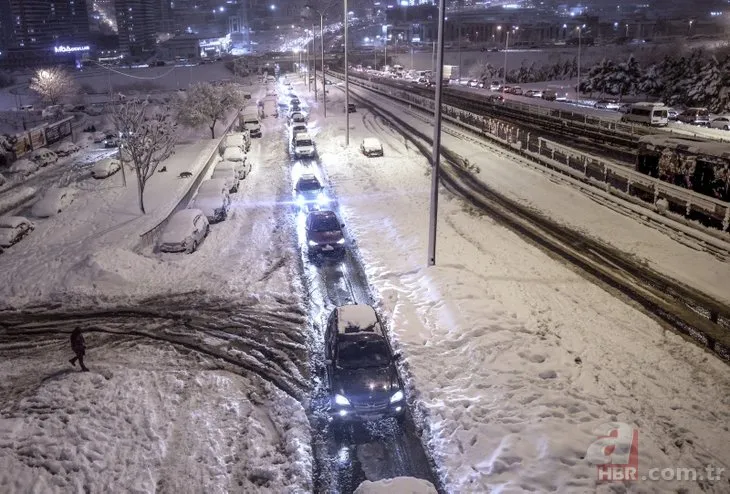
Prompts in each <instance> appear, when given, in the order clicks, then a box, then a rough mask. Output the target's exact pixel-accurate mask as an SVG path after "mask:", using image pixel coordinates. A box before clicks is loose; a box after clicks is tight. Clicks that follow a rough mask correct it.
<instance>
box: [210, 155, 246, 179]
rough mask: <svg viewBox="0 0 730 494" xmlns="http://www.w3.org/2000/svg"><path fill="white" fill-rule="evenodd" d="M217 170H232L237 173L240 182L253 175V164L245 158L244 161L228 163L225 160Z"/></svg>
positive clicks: (217, 166) (218, 165)
mask: <svg viewBox="0 0 730 494" xmlns="http://www.w3.org/2000/svg"><path fill="white" fill-rule="evenodd" d="M215 167H216V168H221V169H223V168H230V169H231V170H233V171H234V172H235V173H236V178H238V180H243V179H244V178H246V177H247V176H248V175H249V174H250V173H251V163H250V162H249V161H248V160H247V159H246V157H245V156H244V159H243V161H228V160H223V161H221V162H220V163H218V164H217V165H215Z"/></svg>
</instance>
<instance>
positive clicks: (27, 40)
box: [0, 0, 91, 67]
mask: <svg viewBox="0 0 730 494" xmlns="http://www.w3.org/2000/svg"><path fill="white" fill-rule="evenodd" d="M0 16H1V20H0V43H2V47H3V48H2V55H0V64H2V65H3V66H11V67H20V66H26V65H37V64H41V63H64V62H67V63H72V62H73V61H74V60H75V59H77V58H78V57H79V56H80V54H82V53H86V52H88V51H89V50H90V48H91V47H90V46H89V16H88V10H87V5H86V0H0Z"/></svg>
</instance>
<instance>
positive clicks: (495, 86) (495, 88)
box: [489, 81, 502, 91]
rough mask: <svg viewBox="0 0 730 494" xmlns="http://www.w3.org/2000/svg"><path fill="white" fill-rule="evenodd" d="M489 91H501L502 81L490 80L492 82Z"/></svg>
mask: <svg viewBox="0 0 730 494" xmlns="http://www.w3.org/2000/svg"><path fill="white" fill-rule="evenodd" d="M489 90H490V91H501V90H502V83H501V82H499V81H492V83H491V84H490V85H489Z"/></svg>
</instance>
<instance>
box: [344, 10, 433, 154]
mask: <svg viewBox="0 0 730 494" xmlns="http://www.w3.org/2000/svg"><path fill="white" fill-rule="evenodd" d="M441 1H442V2H443V0H441ZM343 2H344V4H345V146H349V145H350V66H349V64H348V62H347V24H348V23H349V20H350V16H349V15H347V0H343Z"/></svg>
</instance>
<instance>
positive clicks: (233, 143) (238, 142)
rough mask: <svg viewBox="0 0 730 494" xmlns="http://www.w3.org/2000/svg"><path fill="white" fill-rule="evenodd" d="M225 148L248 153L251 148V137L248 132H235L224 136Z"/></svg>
mask: <svg viewBox="0 0 730 494" xmlns="http://www.w3.org/2000/svg"><path fill="white" fill-rule="evenodd" d="M225 147H226V148H230V147H233V148H239V149H242V150H244V151H248V149H249V148H250V147H251V137H250V136H249V134H248V132H236V133H235V134H228V135H227V136H226V143H225Z"/></svg>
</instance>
